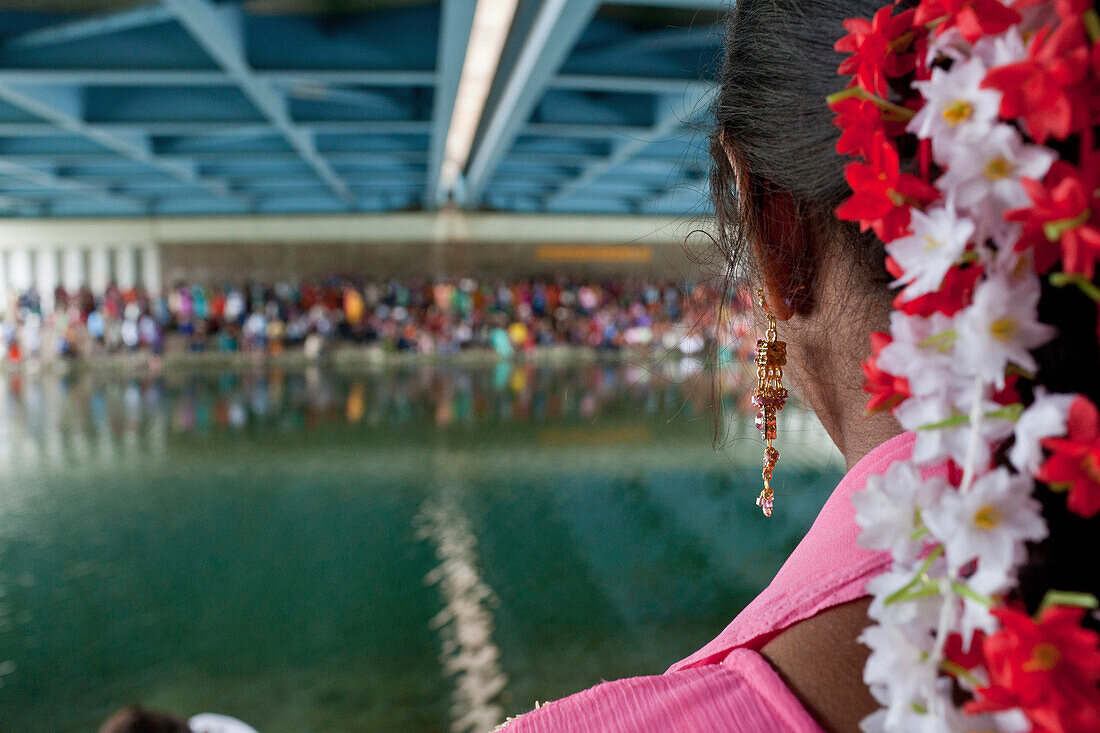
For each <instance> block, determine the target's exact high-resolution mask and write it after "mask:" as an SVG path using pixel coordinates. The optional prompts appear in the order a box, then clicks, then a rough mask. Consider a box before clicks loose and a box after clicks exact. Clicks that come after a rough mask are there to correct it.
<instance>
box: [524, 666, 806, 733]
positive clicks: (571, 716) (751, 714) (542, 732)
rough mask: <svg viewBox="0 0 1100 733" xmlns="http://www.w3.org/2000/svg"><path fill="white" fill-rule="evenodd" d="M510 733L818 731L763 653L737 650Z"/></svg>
mask: <svg viewBox="0 0 1100 733" xmlns="http://www.w3.org/2000/svg"><path fill="white" fill-rule="evenodd" d="M505 731H506V732H507V733H563V732H564V731H575V732H576V733H648V732H649V731H653V732H655V733H656V732H658V731H676V733H720V732H721V731H737V732H738V733H776V731H791V733H821V727H820V726H819V725H818V724H817V723H816V722H815V721H814V719H813V718H812V717H810V714H809V713H807V712H806V710H805V709H804V708H803V707H802V704H801V703H799V702H798V699H797V698H795V696H794V694H793V693H792V692H791V691H790V690H789V689H787V686H786V685H784V684H783V680H781V679H780V678H779V675H777V674H776V673H775V670H773V669H772V668H771V665H769V664H768V662H767V660H765V659H764V658H763V657H762V656H760V654H759V653H757V652H754V651H750V650H748V649H736V650H734V651H733V652H732V653H730V654H728V655H727V656H726V658H725V659H724V660H722V662H721V663H720V664H709V665H705V666H702V667H699V668H697V669H689V670H685V671H683V672H676V673H674V674H662V675H654V676H651V677H631V678H629V679H625V680H616V681H614V682H605V683H603V684H602V685H597V686H595V687H592V688H590V689H588V690H584V691H583V692H579V693H577V694H575V695H570V696H569V697H566V698H563V699H561V700H557V701H556V702H551V703H547V704H546V705H543V706H542V707H541V708H539V709H538V710H533V711H531V712H530V713H527V714H526V715H523V716H520V717H519V718H517V719H516V720H514V721H512V723H510V724H509V725H507V726H505Z"/></svg>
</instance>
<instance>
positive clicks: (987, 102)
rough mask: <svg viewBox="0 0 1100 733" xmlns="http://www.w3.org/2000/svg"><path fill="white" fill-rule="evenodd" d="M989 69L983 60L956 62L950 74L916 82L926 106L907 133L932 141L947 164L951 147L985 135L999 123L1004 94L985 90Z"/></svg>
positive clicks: (935, 151) (935, 152)
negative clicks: (962, 141) (956, 143)
mask: <svg viewBox="0 0 1100 733" xmlns="http://www.w3.org/2000/svg"><path fill="white" fill-rule="evenodd" d="M985 72H986V66H985V64H984V63H983V62H982V60H981V59H980V58H972V59H969V60H967V61H963V60H958V61H956V62H955V63H954V64H953V65H952V66H951V68H950V69H949V70H946V71H945V70H944V69H941V68H938V67H937V68H934V69H932V77H931V78H930V79H928V80H927V81H916V82H913V87H914V88H916V89H917V90H918V91H919V92H920V94H921V96H922V97H924V106H922V107H921V108H920V111H919V112H917V114H916V115H914V117H913V119H912V120H910V122H909V124H908V125H907V126H906V128H905V129H906V130H908V131H909V132H912V133H913V134H915V135H916V136H917V137H919V138H922V139H923V138H929V137H930V138H932V156H933V157H934V158H935V159H936V162H937V163H941V164H946V163H947V159H948V157H949V156H950V151H951V145H952V144H953V143H955V142H956V141H958V140H960V139H961V138H964V137H968V136H969V137H977V136H979V135H985V134H987V133H988V132H989V130H990V128H992V127H993V124H994V123H995V122H996V121H997V113H998V111H999V109H1000V106H1001V93H1000V92H998V91H997V90H995V89H982V80H984V79H985Z"/></svg>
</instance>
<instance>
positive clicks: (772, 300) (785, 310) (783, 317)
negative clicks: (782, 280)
mask: <svg viewBox="0 0 1100 733" xmlns="http://www.w3.org/2000/svg"><path fill="white" fill-rule="evenodd" d="M763 280H764V282H763V287H764V300H765V302H767V304H768V310H770V311H771V313H772V315H773V316H775V320H777V321H789V320H790V319H791V316H793V315H794V313H795V308H794V306H793V305H792V303H793V302H794V301H793V299H792V298H791V296H790V294H786V293H783V291H782V290H781V289H780V288H779V287H777V283H776V282H775V278H774V276H773V275H772V274H771V273H768V272H764V273H763Z"/></svg>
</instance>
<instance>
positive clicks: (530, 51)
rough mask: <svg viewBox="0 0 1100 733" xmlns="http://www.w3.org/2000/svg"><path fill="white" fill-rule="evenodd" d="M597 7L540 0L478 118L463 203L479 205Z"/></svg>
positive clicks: (594, 0)
mask: <svg viewBox="0 0 1100 733" xmlns="http://www.w3.org/2000/svg"><path fill="white" fill-rule="evenodd" d="M598 6H599V0H542V5H541V6H540V7H539V10H538V14H537V15H536V16H535V20H534V22H533V23H532V25H531V27H530V30H529V31H528V33H527V36H526V37H525V38H523V39H521V40H522V44H523V47H522V50H521V51H520V53H519V55H518V56H517V57H516V61H515V63H514V64H513V65H512V67H511V68H510V69H507V70H506V72H505V73H506V74H507V77H506V79H507V80H506V81H505V82H504V87H503V89H502V91H501V93H500V96H499V97H498V98H497V99H496V104H495V105H493V108H492V109H487V110H486V111H485V112H486V113H485V114H484V115H483V119H482V124H483V125H484V133H483V134H482V135H481V138H480V139H479V140H478V141H477V142H476V143H475V144H476V148H475V149H474V152H473V155H472V156H471V158H470V163H469V166H468V169H467V172H466V176H465V186H464V202H465V203H467V204H476V203H478V201H479V199H480V197H481V194H482V192H483V191H484V190H485V186H486V184H487V183H488V182H489V179H490V178H491V177H492V175H493V171H494V170H495V169H496V167H497V164H498V163H499V162H500V159H501V157H502V156H503V155H504V154H505V153H506V152H507V151H508V149H509V148H511V146H512V143H513V142H515V139H516V137H517V136H518V135H519V133H520V131H521V129H522V128H523V126H524V125H525V124H526V123H527V121H528V119H530V117H531V112H532V110H534V108H535V105H536V104H538V102H539V100H540V99H542V95H543V93H544V92H545V91H546V88H547V86H549V84H550V81H551V79H553V77H554V75H555V74H556V73H557V72H558V69H559V68H561V65H562V62H563V61H564V60H565V57H566V55H567V54H568V53H569V51H570V50H571V49H572V48H573V46H574V44H575V43H576V41H577V38H579V37H580V34H581V33H582V32H583V31H584V29H585V27H586V26H587V25H588V22H589V20H591V18H592V15H593V14H594V13H595V12H596V8H597V7H598ZM509 42H512V39H509ZM497 73H498V74H499V73H500V71H498V72H497Z"/></svg>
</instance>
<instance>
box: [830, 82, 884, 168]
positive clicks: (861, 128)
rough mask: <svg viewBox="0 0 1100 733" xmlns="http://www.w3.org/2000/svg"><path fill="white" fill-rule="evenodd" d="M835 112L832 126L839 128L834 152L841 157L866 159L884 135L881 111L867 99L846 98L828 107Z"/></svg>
mask: <svg viewBox="0 0 1100 733" xmlns="http://www.w3.org/2000/svg"><path fill="white" fill-rule="evenodd" d="M829 106H830V108H831V109H832V110H833V111H834V112H836V117H834V118H833V124H834V125H836V126H837V127H839V128H840V130H841V133H840V139H839V140H837V141H836V151H837V152H838V153H840V154H841V155H851V156H863V157H866V156H867V155H868V154H869V153H870V151H871V150H873V149H874V146H875V144H876V142H877V139H878V136H879V135H883V134H885V132H884V129H883V122H882V111H881V110H880V109H879V108H878V105H876V104H875V103H874V102H872V101H870V100H869V99H859V98H857V97H848V98H846V99H842V100H840V101H839V102H834V103H833V104H831V105H829Z"/></svg>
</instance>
